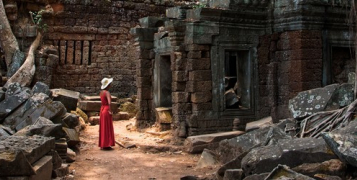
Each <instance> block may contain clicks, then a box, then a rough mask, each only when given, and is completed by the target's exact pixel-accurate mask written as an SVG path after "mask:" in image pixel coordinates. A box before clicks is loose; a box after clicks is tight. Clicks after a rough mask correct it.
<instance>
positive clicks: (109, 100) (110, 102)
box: [106, 91, 113, 114]
mask: <svg viewBox="0 0 357 180" xmlns="http://www.w3.org/2000/svg"><path fill="white" fill-rule="evenodd" d="M106 97H107V100H108V105H109V114H113V113H112V111H111V104H112V96H111V95H110V92H109V91H107V93H106Z"/></svg>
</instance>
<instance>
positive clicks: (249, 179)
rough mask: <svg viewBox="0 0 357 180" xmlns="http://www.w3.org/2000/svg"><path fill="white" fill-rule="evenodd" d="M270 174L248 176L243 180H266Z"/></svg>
mask: <svg viewBox="0 0 357 180" xmlns="http://www.w3.org/2000/svg"><path fill="white" fill-rule="evenodd" d="M269 174H270V173H261V174H253V175H250V176H246V177H245V178H244V179H243V180H262V179H265V178H266V177H267V176H268V175H269Z"/></svg>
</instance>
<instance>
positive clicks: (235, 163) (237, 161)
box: [216, 152, 248, 178]
mask: <svg viewBox="0 0 357 180" xmlns="http://www.w3.org/2000/svg"><path fill="white" fill-rule="evenodd" d="M247 154H248V152H243V153H242V154H240V155H239V156H237V157H235V158H234V159H232V160H230V161H229V162H227V163H225V164H223V165H222V166H221V167H220V168H219V169H218V170H217V173H216V174H217V177H221V178H222V177H223V176H224V174H225V172H226V170H228V169H241V167H242V165H241V164H242V159H243V158H244V156H246V155H247Z"/></svg>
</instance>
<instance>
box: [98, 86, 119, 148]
mask: <svg viewBox="0 0 357 180" xmlns="http://www.w3.org/2000/svg"><path fill="white" fill-rule="evenodd" d="M106 93H108V92H106V91H103V92H102V93H101V94H100V100H101V102H102V106H101V108H100V114H99V116H100V121H99V147H101V148H105V147H110V146H115V139H114V128H113V117H112V115H111V114H109V111H110V106H109V103H108V99H107V96H106Z"/></svg>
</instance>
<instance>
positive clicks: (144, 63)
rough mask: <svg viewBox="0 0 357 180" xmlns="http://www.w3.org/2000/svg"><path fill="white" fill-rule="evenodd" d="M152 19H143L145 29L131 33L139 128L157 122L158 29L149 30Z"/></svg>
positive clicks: (137, 29) (133, 29) (132, 30)
mask: <svg viewBox="0 0 357 180" xmlns="http://www.w3.org/2000/svg"><path fill="white" fill-rule="evenodd" d="M151 21H152V19H151V18H149V17H147V18H143V19H141V24H142V25H143V26H144V28H132V29H131V30H130V33H131V34H132V35H133V36H134V37H135V41H136V42H135V48H136V56H137V57H136V76H137V81H136V86H137V98H138V99H137V103H138V104H137V105H138V108H139V112H138V114H137V123H136V126H137V127H139V128H142V127H145V126H148V125H149V124H153V123H154V122H155V118H153V117H154V115H155V114H154V113H155V111H154V109H153V107H152V105H153V84H152V82H153V59H154V58H155V53H154V51H153V47H154V46H153V43H154V34H155V33H156V32H157V30H158V28H149V26H150V24H155V23H150V22H151Z"/></svg>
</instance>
